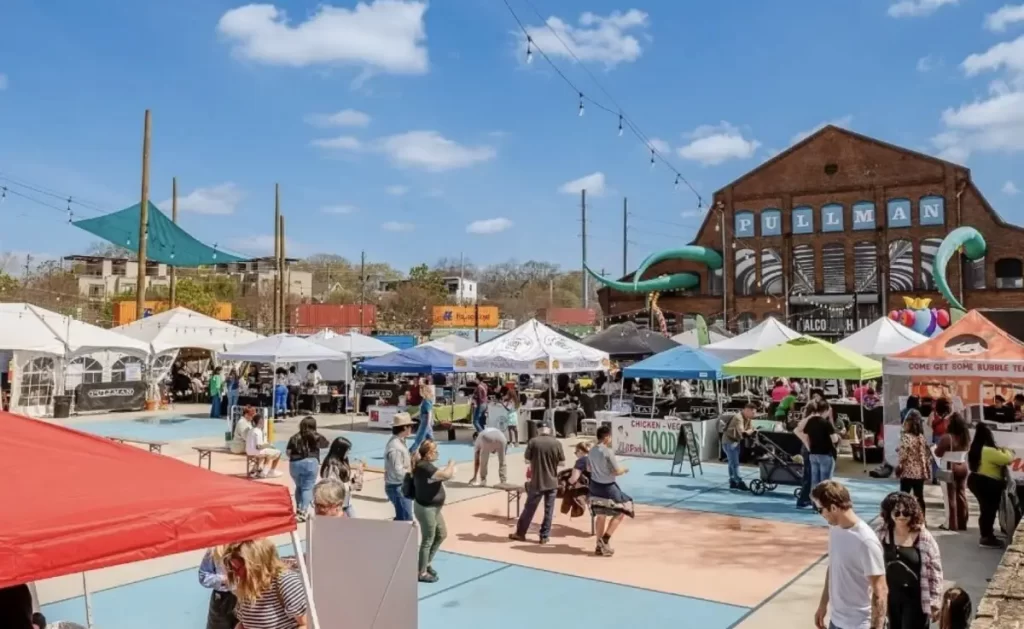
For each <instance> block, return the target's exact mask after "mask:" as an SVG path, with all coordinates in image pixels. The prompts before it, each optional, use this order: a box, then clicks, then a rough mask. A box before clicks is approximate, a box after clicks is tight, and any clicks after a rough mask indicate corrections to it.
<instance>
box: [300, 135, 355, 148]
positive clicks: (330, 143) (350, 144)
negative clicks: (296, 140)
mask: <svg viewBox="0 0 1024 629" xmlns="http://www.w3.org/2000/svg"><path fill="white" fill-rule="evenodd" d="M310 144H312V145H313V146H315V147H317V148H321V149H341V150H344V151H358V150H359V149H361V148H363V143H362V142H360V141H359V138H354V137H352V136H350V135H339V136H338V137H336V138H319V139H316V140H313V141H312V142H310Z"/></svg>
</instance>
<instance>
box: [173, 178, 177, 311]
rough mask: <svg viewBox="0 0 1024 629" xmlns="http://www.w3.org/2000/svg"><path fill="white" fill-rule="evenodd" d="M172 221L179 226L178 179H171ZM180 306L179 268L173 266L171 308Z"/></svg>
mask: <svg viewBox="0 0 1024 629" xmlns="http://www.w3.org/2000/svg"><path fill="white" fill-rule="evenodd" d="M171 221H172V222H173V223H174V224H175V225H177V224H178V178H177V177H172V178H171ZM171 246H172V249H171V255H172V256H173V255H174V249H173V246H174V245H171ZM177 305H178V272H177V268H176V267H175V266H174V265H173V264H172V265H171V308H174V307H175V306H177Z"/></svg>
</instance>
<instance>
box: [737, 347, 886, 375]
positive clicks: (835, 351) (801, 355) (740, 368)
mask: <svg viewBox="0 0 1024 629" xmlns="http://www.w3.org/2000/svg"><path fill="white" fill-rule="evenodd" d="M724 371H725V373H726V374H728V375H730V376H759V377H763V378H772V377H775V376H780V377H786V378H813V379H816V380H831V379H838V380H871V379H872V378H878V377H879V376H881V375H882V363H880V362H878V361H877V360H872V359H870V358H868V357H866V356H861V355H860V354H858V353H856V352H852V351H850V350H848V349H846V348H843V347H839V346H837V345H833V344H831V343H829V342H827V341H822V340H821V339H816V338H814V337H811V336H801V337H798V338H795V339H792V340H790V341H786V342H785V343H782V344H781V345H778V346H776V347H773V348H771V349H766V350H763V351H760V352H758V353H756V354H751V355H750V356H746V357H744V358H741V359H739V360H735V361H733V362H731V363H728V364H726V365H725V367H724Z"/></svg>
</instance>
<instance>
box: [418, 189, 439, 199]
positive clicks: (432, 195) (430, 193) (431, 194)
mask: <svg viewBox="0 0 1024 629" xmlns="http://www.w3.org/2000/svg"><path fill="white" fill-rule="evenodd" d="M423 196H425V197H427V198H428V199H440V198H441V197H443V196H444V188H431V189H429V190H427V191H426V192H424V193H423Z"/></svg>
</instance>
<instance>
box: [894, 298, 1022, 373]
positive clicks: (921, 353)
mask: <svg viewBox="0 0 1024 629" xmlns="http://www.w3.org/2000/svg"><path fill="white" fill-rule="evenodd" d="M882 364H883V371H884V372H885V373H886V374H892V375H901V376H918V377H935V378H949V377H964V376H969V377H979V378H984V379H986V380H993V381H998V380H1024V344H1022V343H1021V342H1020V341H1018V340H1017V339H1015V338H1014V337H1012V336H1010V335H1009V334H1007V333H1006V332H1004V331H1003V330H1002V329H1001V328H999V327H998V326H997V325H995V324H994V323H992V322H991V321H989V320H988V319H986V318H985V317H984V316H983V315H982V314H981V313H979V312H978V311H977V310H972V311H970V312H968V313H967V314H966V315H965V316H964V317H963V318H962V319H960V320H959V321H957V322H956V323H954V324H953V325H951V326H949V328H947V329H946V330H945V331H943V332H942V334H939V335H938V336H936V337H934V338H932V339H929V340H928V341H926V342H924V343H921V344H920V345H918V346H916V347H912V348H910V349H908V350H906V351H904V352H901V353H899V354H895V355H893V356H889V357H887V358H885V360H884V361H883V363H882Z"/></svg>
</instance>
